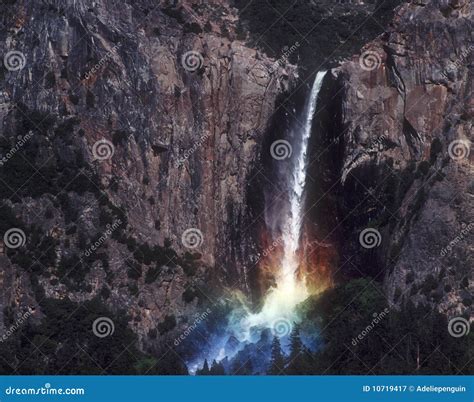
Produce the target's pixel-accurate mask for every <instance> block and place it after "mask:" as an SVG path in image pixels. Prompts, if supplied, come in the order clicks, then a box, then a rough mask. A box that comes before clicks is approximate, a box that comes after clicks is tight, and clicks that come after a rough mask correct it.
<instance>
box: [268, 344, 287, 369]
mask: <svg viewBox="0 0 474 402" xmlns="http://www.w3.org/2000/svg"><path fill="white" fill-rule="evenodd" d="M284 368H285V357H284V356H283V353H282V351H281V344H280V339H279V338H278V337H277V336H274V337H273V341H272V357H271V360H270V367H269V369H268V374H272V375H277V374H282V371H283V369H284Z"/></svg>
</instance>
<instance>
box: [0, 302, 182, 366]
mask: <svg viewBox="0 0 474 402" xmlns="http://www.w3.org/2000/svg"><path fill="white" fill-rule="evenodd" d="M41 310H42V312H43V313H44V315H45V316H44V318H42V319H41V322H40V323H39V324H37V325H35V324H34V323H33V322H32V319H31V318H30V319H29V321H27V322H26V324H25V325H24V326H23V327H20V328H19V329H18V330H17V331H16V332H15V333H14V335H12V336H11V337H9V338H8V339H7V340H6V341H5V342H3V343H0V355H1V356H2V359H0V374H13V373H14V372H15V373H17V374H22V375H29V374H186V373H187V372H186V369H185V367H183V365H182V364H181V363H180V361H179V359H177V358H176V359H172V357H168V358H163V359H160V360H158V359H155V358H153V357H150V356H147V355H146V354H144V353H142V352H140V351H139V350H138V348H137V338H136V335H135V334H134V333H133V332H132V331H131V330H130V329H129V328H128V326H127V318H126V317H125V315H124V314H123V313H121V312H118V313H117V314H113V313H111V312H110V311H108V310H107V309H106V307H105V306H104V305H103V304H101V303H100V301H99V300H97V299H94V300H91V301H86V302H84V303H81V304H77V303H74V302H72V301H70V300H69V299H64V300H53V299H44V300H43V301H42V302H41ZM99 317H108V318H110V319H111V320H112V321H113V323H114V332H113V333H112V334H111V335H109V336H107V337H105V338H99V337H97V336H95V335H94V333H93V331H92V325H93V322H94V320H95V319H97V318H99ZM12 323H13V322H12V319H11V320H10V322H6V323H5V324H6V325H7V326H9V325H11V324H12Z"/></svg>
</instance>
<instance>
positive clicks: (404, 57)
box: [331, 0, 474, 315]
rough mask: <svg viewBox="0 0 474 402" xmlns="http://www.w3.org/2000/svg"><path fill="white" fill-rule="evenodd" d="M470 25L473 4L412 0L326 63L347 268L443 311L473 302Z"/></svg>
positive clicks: (400, 297) (394, 296) (397, 296)
mask: <svg viewBox="0 0 474 402" xmlns="http://www.w3.org/2000/svg"><path fill="white" fill-rule="evenodd" d="M472 32H473V6H472V3H471V2H469V1H439V0H433V1H421V2H420V1H413V2H410V3H409V4H405V5H403V6H401V7H400V8H399V9H398V10H397V12H396V16H395V19H394V21H393V23H392V25H391V26H390V28H389V29H388V30H387V31H386V32H385V33H384V34H383V35H381V36H380V37H379V38H378V39H377V40H375V41H373V42H370V43H369V44H367V45H366V46H365V47H364V48H363V49H362V50H361V54H360V55H356V56H354V57H353V58H352V59H351V60H349V61H347V62H345V63H344V64H342V65H341V66H340V67H339V68H337V69H334V70H333V85H334V90H333V91H334V93H336V94H337V96H334V97H333V102H334V104H333V106H332V107H333V113H334V115H335V116H337V121H338V127H337V128H336V129H333V131H332V133H331V135H332V136H333V140H334V144H333V145H332V152H333V155H338V156H340V157H339V159H340V166H339V168H340V174H339V175H338V176H337V177H335V180H338V181H339V183H340V187H339V197H340V199H341V202H340V203H339V205H340V208H339V222H340V224H341V225H340V227H341V228H342V239H344V240H343V241H342V242H341V244H342V245H341V250H342V254H343V255H344V256H345V257H346V258H347V259H351V263H350V264H347V265H348V266H350V267H351V268H350V269H347V268H346V269H347V271H346V272H348V273H351V274H354V275H359V274H360V273H370V274H372V275H374V276H375V277H378V279H383V280H384V283H385V288H386V292H387V296H388V298H389V300H390V302H394V303H398V304H400V303H402V302H406V301H407V300H408V299H411V300H412V301H414V302H429V303H432V304H433V305H434V306H438V309H439V310H440V311H442V312H446V313H448V314H449V315H459V314H461V313H467V314H469V312H470V311H472V310H471V306H470V305H471V300H472V299H471V297H472V296H471V295H472V290H473V282H472V281H473V278H472V273H473V270H472V267H473V264H474V253H473V248H472V244H473V238H474V230H473V229H474V223H473V222H474V210H473V207H472V199H473V196H474V193H473V189H474V187H473V181H472V165H471V163H472V152H470V151H471V150H472V149H471V148H472V143H471V141H472V133H473V113H474V109H473V103H472V90H473V83H472V79H473V75H472V73H473V70H472V62H473V50H474V36H473V33H472ZM367 228H369V229H370V231H372V234H373V236H374V237H373V238H372V240H373V241H374V242H375V244H374V243H370V240H371V239H370V235H369V237H368V238H366V239H365V240H366V242H367V243H365V248H363V247H361V244H360V242H359V235H360V233H361V232H362V231H363V230H364V229H367ZM366 233H369V234H370V232H366ZM362 242H363V241H362ZM379 242H380V243H379ZM373 246H378V247H373Z"/></svg>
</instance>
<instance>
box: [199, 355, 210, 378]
mask: <svg viewBox="0 0 474 402" xmlns="http://www.w3.org/2000/svg"><path fill="white" fill-rule="evenodd" d="M196 374H197V375H209V374H210V372H209V364H208V363H207V359H205V360H204V364H203V365H202V369H200V370H196Z"/></svg>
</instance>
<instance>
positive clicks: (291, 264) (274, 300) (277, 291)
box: [241, 71, 326, 339]
mask: <svg viewBox="0 0 474 402" xmlns="http://www.w3.org/2000/svg"><path fill="white" fill-rule="evenodd" d="M325 75H326V71H320V72H318V74H317V75H316V78H315V80H314V83H313V86H312V88H311V93H310V96H309V98H308V100H307V102H306V105H305V108H304V112H303V122H302V123H303V124H302V126H301V127H300V128H299V130H298V131H297V132H296V134H297V138H295V141H297V142H298V144H295V145H297V147H296V148H297V152H295V153H294V154H293V157H292V159H291V161H290V166H291V174H290V175H288V174H287V176H289V180H288V183H287V186H288V187H287V189H288V192H289V200H288V202H289V213H288V216H286V217H285V220H284V221H283V227H282V233H281V238H282V242H283V256H282V258H281V261H280V263H279V266H278V267H276V270H277V272H276V286H274V287H273V288H271V289H270V291H269V293H268V295H267V296H266V298H265V302H264V305H263V308H262V310H261V311H260V312H259V313H257V314H249V315H248V316H247V317H246V318H245V319H244V320H243V327H244V328H242V329H243V333H242V334H241V335H242V337H243V339H248V338H249V336H250V335H251V330H252V328H255V327H267V328H273V327H274V326H275V325H276V323H277V324H278V323H279V322H282V321H283V322H287V323H292V322H294V321H295V320H296V317H295V311H294V310H295V307H296V305H297V304H299V303H301V302H302V301H304V300H305V299H306V298H307V297H308V296H309V292H308V290H307V288H306V284H305V283H304V280H303V281H301V280H300V281H299V280H298V278H297V273H298V267H299V258H298V249H299V246H300V238H301V227H302V220H303V206H304V194H305V191H304V190H305V184H306V170H307V168H308V153H309V152H308V145H309V139H310V137H311V129H312V123H313V117H314V114H315V111H316V107H317V100H318V94H319V91H320V89H321V85H322V83H323V79H324V77H325ZM287 325H288V326H291V324H287Z"/></svg>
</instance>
